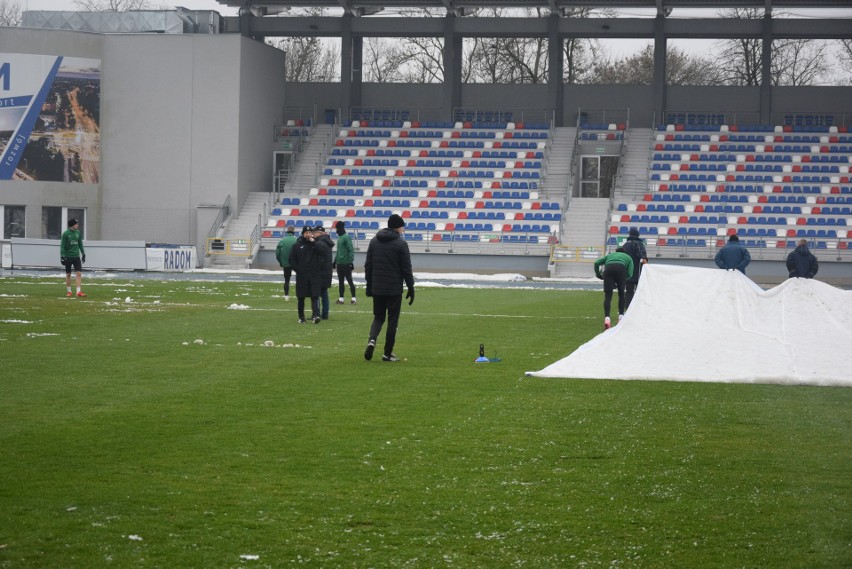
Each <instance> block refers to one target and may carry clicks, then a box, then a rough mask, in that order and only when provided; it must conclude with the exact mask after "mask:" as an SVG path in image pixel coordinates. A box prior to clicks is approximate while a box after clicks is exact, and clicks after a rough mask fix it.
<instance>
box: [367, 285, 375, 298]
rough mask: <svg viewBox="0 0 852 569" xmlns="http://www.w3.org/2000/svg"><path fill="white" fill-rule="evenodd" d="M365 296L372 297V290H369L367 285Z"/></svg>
mask: <svg viewBox="0 0 852 569" xmlns="http://www.w3.org/2000/svg"><path fill="white" fill-rule="evenodd" d="M366 294H367V296H373V289H371V288H370V286H369V285H367V293H366Z"/></svg>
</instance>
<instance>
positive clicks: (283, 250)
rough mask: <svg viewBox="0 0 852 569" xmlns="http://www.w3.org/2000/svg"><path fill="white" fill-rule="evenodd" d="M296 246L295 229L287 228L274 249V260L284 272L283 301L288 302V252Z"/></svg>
mask: <svg viewBox="0 0 852 569" xmlns="http://www.w3.org/2000/svg"><path fill="white" fill-rule="evenodd" d="M295 244H296V228H295V227H293V226H292V225H288V226H287V231H286V234H285V235H284V237H282V238H281V241H279V242H278V245H277V246H276V247H275V258H276V259H278V264H279V265H281V268H282V269H283V270H284V300H286V301H287V302H289V301H290V277H291V276H292V275H293V267H291V266H290V251H291V250H292V249H293V245H295Z"/></svg>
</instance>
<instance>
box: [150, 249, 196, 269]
mask: <svg viewBox="0 0 852 569" xmlns="http://www.w3.org/2000/svg"><path fill="white" fill-rule="evenodd" d="M145 256H146V257H147V259H148V270H149V271H164V272H178V271H191V270H193V269H195V260H196V257H197V255H196V253H195V247H192V246H189V245H186V246H174V247H148V248H147V249H145Z"/></svg>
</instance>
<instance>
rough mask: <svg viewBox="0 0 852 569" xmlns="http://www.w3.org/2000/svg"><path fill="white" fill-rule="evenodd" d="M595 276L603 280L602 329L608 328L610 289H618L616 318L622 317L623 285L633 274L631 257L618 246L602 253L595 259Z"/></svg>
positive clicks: (610, 303)
mask: <svg viewBox="0 0 852 569" xmlns="http://www.w3.org/2000/svg"><path fill="white" fill-rule="evenodd" d="M595 276H596V277H598V278H599V279H603V282H604V304H603V308H604V330H609V328H610V326H611V325H612V321H611V320H610V318H609V312H610V308H611V307H612V291H613V290H614V289H616V288H617V289H618V319H619V320H621V319H622V318H623V317H624V287H625V284H626V283H627V279H629V278H630V277H631V276H633V259H631V258H630V255H628V254H627V253H625V252H624V248H623V247H619V248H618V249H616V250H615V252H614V253H610V254H609V255H604V256H603V257H601V258H600V259H598V260H597V261H595Z"/></svg>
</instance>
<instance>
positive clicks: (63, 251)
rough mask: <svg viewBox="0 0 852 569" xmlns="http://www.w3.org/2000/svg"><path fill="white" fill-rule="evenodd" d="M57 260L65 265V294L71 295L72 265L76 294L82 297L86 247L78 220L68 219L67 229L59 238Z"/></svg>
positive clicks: (83, 295) (83, 294)
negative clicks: (75, 281)
mask: <svg viewBox="0 0 852 569" xmlns="http://www.w3.org/2000/svg"><path fill="white" fill-rule="evenodd" d="M59 260H60V261H61V262H62V265H63V266H64V267H65V288H66V289H67V292H66V293H65V296H67V297H72V296H74V294H73V293H72V292H71V268H72V267H73V269H74V271H75V275H76V279H77V296H78V297H79V298H84V297H85V296H86V294H85V293H84V292H83V263H85V262H86V248H85V247H83V234H82V233H81V232H80V222H79V221H77V220H76V219H69V220H68V229H66V230H65V231H64V232H63V233H62V238H61V239H60V240H59Z"/></svg>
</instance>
